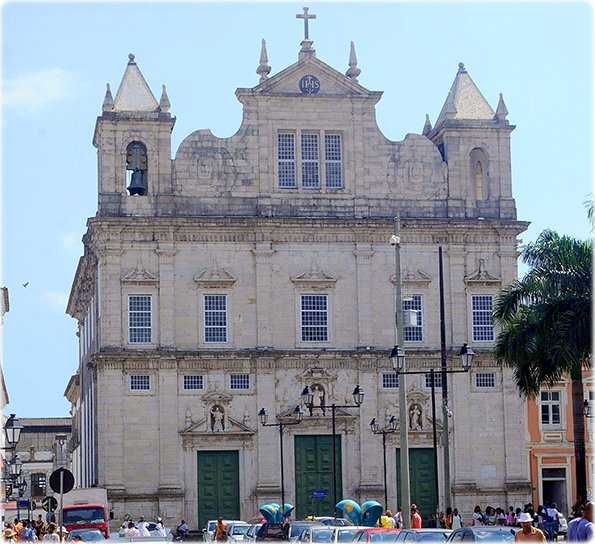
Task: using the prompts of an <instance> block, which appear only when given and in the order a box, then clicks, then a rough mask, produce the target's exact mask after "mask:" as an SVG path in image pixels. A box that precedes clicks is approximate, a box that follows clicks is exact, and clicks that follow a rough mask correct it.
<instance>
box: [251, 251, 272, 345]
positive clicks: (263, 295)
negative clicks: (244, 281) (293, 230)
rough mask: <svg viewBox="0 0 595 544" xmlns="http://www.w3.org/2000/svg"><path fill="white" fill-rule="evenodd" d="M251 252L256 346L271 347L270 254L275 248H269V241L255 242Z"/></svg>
mask: <svg viewBox="0 0 595 544" xmlns="http://www.w3.org/2000/svg"><path fill="white" fill-rule="evenodd" d="M252 253H253V255H254V261H255V263H256V274H255V275H256V322H257V326H256V346H257V348H265V347H273V329H272V323H271V311H272V300H271V281H272V274H271V256H272V255H273V253H275V250H274V249H272V248H271V242H270V241H264V242H256V249H253V250H252Z"/></svg>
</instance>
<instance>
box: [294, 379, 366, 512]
mask: <svg viewBox="0 0 595 544" xmlns="http://www.w3.org/2000/svg"><path fill="white" fill-rule="evenodd" d="M364 395H365V393H364V390H363V389H362V388H361V387H360V386H359V385H356V386H355V389H354V390H353V402H354V403H355V406H354V405H353V404H343V405H338V404H334V403H333V404H331V416H332V430H333V505H334V512H335V514H334V516H335V520H336V519H337V467H336V459H337V451H336V450H337V445H336V435H337V430H336V423H335V410H336V409H337V408H358V409H359V407H360V406H361V405H362V403H363V402H364ZM302 400H303V402H304V405H305V406H307V407H308V408H312V402H313V400H314V394H313V393H312V390H311V389H310V388H309V387H308V386H306V387H304V390H303V391H302Z"/></svg>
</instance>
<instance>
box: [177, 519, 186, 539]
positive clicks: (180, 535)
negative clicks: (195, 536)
mask: <svg viewBox="0 0 595 544" xmlns="http://www.w3.org/2000/svg"><path fill="white" fill-rule="evenodd" d="M187 532H188V525H186V522H185V521H184V520H182V522H181V523H180V525H178V527H177V528H176V538H177V539H178V540H184V539H185V538H186V533H187Z"/></svg>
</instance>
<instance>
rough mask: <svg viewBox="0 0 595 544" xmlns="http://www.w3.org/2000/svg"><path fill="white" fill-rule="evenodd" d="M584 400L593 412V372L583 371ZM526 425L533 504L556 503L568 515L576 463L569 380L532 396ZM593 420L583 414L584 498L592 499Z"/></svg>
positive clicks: (575, 491)
mask: <svg viewBox="0 0 595 544" xmlns="http://www.w3.org/2000/svg"><path fill="white" fill-rule="evenodd" d="M583 388H584V399H588V400H589V402H590V403H591V405H592V408H593V412H594V413H595V373H594V372H593V371H585V372H584V373H583ZM527 410H528V414H527V415H528V417H527V421H528V426H529V441H528V446H527V447H528V450H529V451H528V453H529V466H530V474H531V482H532V484H533V504H534V505H538V504H543V503H544V501H550V503H551V502H555V503H557V505H558V510H559V511H560V512H562V513H563V514H564V515H565V516H568V514H569V513H570V509H571V507H572V504H573V503H574V501H575V500H576V496H577V490H576V465H575V459H574V433H573V426H572V382H571V380H570V378H567V377H564V378H563V379H562V380H561V381H560V382H559V383H558V384H557V385H556V386H555V387H551V388H542V389H541V391H540V393H539V395H537V397H536V398H535V399H530V400H529V401H528V402H527ZM594 429H595V419H593V418H592V417H585V443H586V461H587V497H588V498H589V499H590V500H593V493H592V486H593V482H594V480H593V474H594V472H595V470H594V469H595V458H594V456H593V439H594V438H595V433H594Z"/></svg>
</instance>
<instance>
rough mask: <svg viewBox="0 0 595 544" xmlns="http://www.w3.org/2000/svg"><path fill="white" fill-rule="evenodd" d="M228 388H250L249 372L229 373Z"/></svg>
mask: <svg viewBox="0 0 595 544" xmlns="http://www.w3.org/2000/svg"><path fill="white" fill-rule="evenodd" d="M229 388H230V389H236V390H237V389H243V390H246V389H250V374H231V375H230V376H229Z"/></svg>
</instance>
